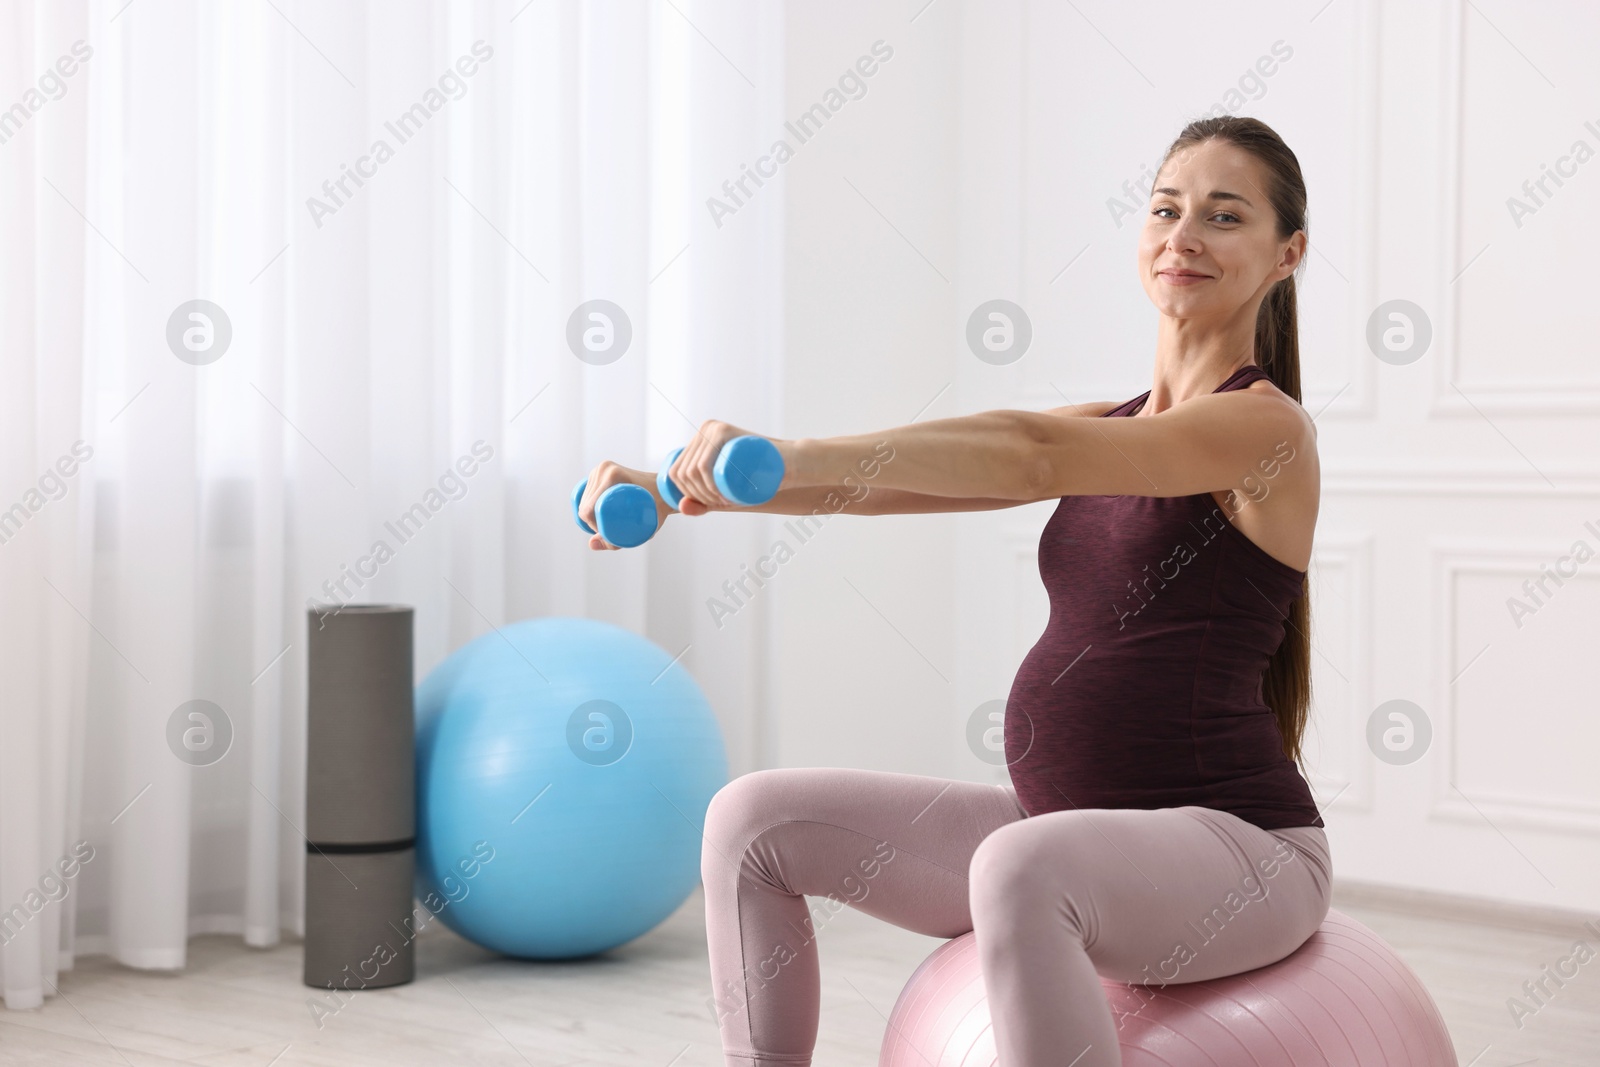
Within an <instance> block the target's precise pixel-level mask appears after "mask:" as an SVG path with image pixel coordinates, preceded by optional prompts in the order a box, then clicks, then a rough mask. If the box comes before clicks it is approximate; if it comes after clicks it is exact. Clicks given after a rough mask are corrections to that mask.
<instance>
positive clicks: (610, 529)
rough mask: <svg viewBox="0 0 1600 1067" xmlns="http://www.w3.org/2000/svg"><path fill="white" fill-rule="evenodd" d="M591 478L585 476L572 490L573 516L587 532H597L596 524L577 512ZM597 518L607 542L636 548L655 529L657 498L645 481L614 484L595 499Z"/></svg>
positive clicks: (601, 534)
mask: <svg viewBox="0 0 1600 1067" xmlns="http://www.w3.org/2000/svg"><path fill="white" fill-rule="evenodd" d="M588 484H589V479H587V478H584V479H583V480H582V481H580V482H578V484H577V486H576V487H575V488H574V489H573V490H572V517H573V519H575V520H576V521H577V523H578V525H579V526H580V527H581V528H582V529H583V531H584V532H585V533H591V534H592V533H594V532H595V530H594V527H592V526H590V525H589V524H588V523H586V522H584V521H583V519H582V518H580V517H579V515H578V504H579V503H580V502H582V500H583V491H584V489H585V488H586V487H587V486H588ZM594 520H595V523H596V524H597V525H598V526H599V527H600V536H601V537H603V538H605V541H606V544H608V545H616V546H617V547H618V548H636V547H638V546H639V545H642V544H644V543H645V542H646V541H648V540H650V538H651V537H653V536H654V535H655V532H656V498H655V497H653V496H651V495H650V490H648V489H646V488H645V487H644V486H642V485H626V484H624V485H613V486H612V487H611V488H609V489H607V490H606V491H605V492H603V493H601V494H600V499H599V500H597V501H595V505H594Z"/></svg>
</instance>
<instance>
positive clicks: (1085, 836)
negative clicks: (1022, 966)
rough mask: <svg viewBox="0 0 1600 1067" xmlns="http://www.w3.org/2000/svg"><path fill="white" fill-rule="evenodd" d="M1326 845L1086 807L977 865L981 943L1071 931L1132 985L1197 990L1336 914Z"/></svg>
mask: <svg viewBox="0 0 1600 1067" xmlns="http://www.w3.org/2000/svg"><path fill="white" fill-rule="evenodd" d="M1328 893H1329V879H1328V854H1327V850H1326V838H1325V836H1324V835H1323V834H1322V832H1321V831H1320V830H1319V829H1317V828H1315V827H1311V828H1296V829H1294V830H1292V831H1284V832H1283V836H1282V837H1279V836H1275V835H1274V834H1273V833H1271V832H1269V831H1267V830H1263V829H1261V828H1260V827H1257V826H1255V825H1253V824H1251V823H1249V822H1246V821H1245V820H1243V819H1240V818H1238V817H1237V816H1234V815H1230V814H1227V813H1226V812H1221V811H1217V810H1215V809H1212V808H1204V807H1197V806H1186V807H1178V808H1158V809H1153V810H1146V809H1104V808H1087V809H1077V810H1073V811H1057V812H1049V813H1046V814H1042V815H1038V816H1035V817H1033V818H1030V819H1026V820H1023V821H1021V822H1018V823H1016V824H1014V825H1008V826H1004V827H1001V828H999V829H998V830H996V831H995V832H994V833H992V834H991V835H990V836H989V837H988V839H986V840H985V841H984V843H983V846H982V847H981V848H980V849H979V850H978V852H977V853H976V855H974V857H973V861H972V895H973V910H974V915H975V918H976V921H977V923H978V924H979V927H980V929H979V937H980V938H982V937H983V934H984V927H985V926H986V925H987V926H989V927H990V928H993V929H995V930H997V931H1006V932H1008V933H1009V934H1010V935H1012V936H1017V937H1021V938H1024V939H1026V938H1027V937H1029V936H1030V932H1032V931H1037V932H1038V934H1039V935H1040V936H1051V935H1053V934H1054V933H1055V932H1056V931H1058V930H1059V929H1060V928H1061V927H1062V926H1063V925H1064V926H1066V927H1068V928H1069V930H1070V932H1071V934H1072V936H1073V937H1074V938H1076V939H1081V942H1082V944H1083V946H1084V949H1085V951H1086V952H1087V954H1088V956H1089V958H1090V960H1091V961H1092V962H1093V963H1094V967H1095V970H1096V971H1097V972H1098V973H1099V974H1101V975H1103V976H1105V977H1108V978H1113V979H1115V980H1118V981H1123V982H1142V983H1149V984H1157V985H1160V984H1165V983H1169V982H1197V981H1204V980H1207V979H1211V978H1217V977H1221V976H1223V975H1229V974H1237V973H1239V972H1240V971H1245V970H1250V969H1253V968H1256V967H1262V966H1265V965H1267V964H1269V963H1273V962H1275V961H1277V960H1280V959H1282V958H1284V957H1285V956H1287V955H1288V954H1289V953H1291V952H1293V951H1294V950H1295V949H1296V948H1298V947H1299V946H1300V945H1301V944H1302V943H1303V942H1304V941H1305V939H1306V938H1307V937H1310V936H1311V934H1312V933H1314V932H1315V931H1316V929H1317V927H1318V925H1320V924H1321V922H1322V920H1323V918H1324V916H1325V915H1326V914H1327V910H1328Z"/></svg>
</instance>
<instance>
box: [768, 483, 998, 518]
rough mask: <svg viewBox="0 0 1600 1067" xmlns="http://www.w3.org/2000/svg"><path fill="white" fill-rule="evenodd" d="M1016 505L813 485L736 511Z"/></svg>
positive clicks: (913, 510) (856, 511)
mask: <svg viewBox="0 0 1600 1067" xmlns="http://www.w3.org/2000/svg"><path fill="white" fill-rule="evenodd" d="M1020 503H1022V501H1020V500H1002V499H999V498H997V497H953V496H936V495H935V494H933V493H913V492H910V491H909V490H905V489H886V488H881V487H874V486H872V484H871V483H870V482H868V483H865V484H864V485H863V484H861V483H857V484H854V485H834V486H822V485H814V486H807V487H806V488H803V489H780V490H778V492H777V494H776V495H775V496H773V498H772V499H771V500H769V501H767V502H766V503H765V504H757V505H755V506H754V507H741V508H738V509H736V510H738V511H764V512H767V513H768V514H771V515H821V514H841V515H928V514H934V513H942V512H955V511H994V510H996V509H999V508H1008V507H1015V506H1016V505H1017V504H1020Z"/></svg>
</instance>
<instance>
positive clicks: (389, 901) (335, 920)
mask: <svg viewBox="0 0 1600 1067" xmlns="http://www.w3.org/2000/svg"><path fill="white" fill-rule="evenodd" d="M307 615H308V621H309V628H310V640H309V643H308V648H309V653H308V658H309V668H308V670H307V680H308V689H309V692H308V694H307V701H306V839H307V844H306V937H305V983H306V985H309V986H316V987H317V988H319V989H351V990H354V989H377V988H382V987H384V986H392V985H400V984H402V983H404V982H409V981H411V979H412V977H413V975H414V973H415V969H414V966H413V954H412V948H411V946H412V940H413V937H414V933H415V931H414V929H413V927H412V922H411V901H412V895H411V894H412V879H413V873H414V870H415V866H416V848H415V845H416V837H415V834H416V795H415V788H416V787H415V782H416V736H415V735H416V725H415V719H414V717H413V711H412V692H413V690H412V675H411V670H412V660H411V623H412V609H411V608H410V607H408V606H405V605H398V604H360V605H355V604H351V605H346V606H344V607H342V608H338V609H333V610H329V611H326V612H319V611H314V610H313V611H309V612H308V613H307Z"/></svg>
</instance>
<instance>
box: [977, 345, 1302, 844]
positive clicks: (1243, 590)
mask: <svg viewBox="0 0 1600 1067" xmlns="http://www.w3.org/2000/svg"><path fill="white" fill-rule="evenodd" d="M1263 378H1268V375H1267V373H1266V372H1265V371H1263V370H1262V369H1261V368H1260V367H1258V366H1255V365H1251V366H1248V367H1243V368H1241V369H1240V370H1239V371H1238V372H1237V373H1235V374H1233V375H1232V376H1231V377H1229V378H1228V380H1227V381H1225V382H1223V383H1222V384H1221V385H1220V386H1218V387H1217V389H1216V392H1219V393H1221V392H1227V391H1230V390H1234V389H1243V388H1244V387H1245V386H1247V385H1250V384H1251V383H1252V382H1255V381H1257V380H1259V379H1263ZM1269 380H1270V379H1269ZM1149 396H1150V394H1149V392H1148V391H1146V392H1145V393H1144V394H1142V395H1140V396H1137V397H1134V398H1133V399H1132V400H1129V401H1127V402H1126V403H1124V404H1121V405H1120V406H1118V407H1116V408H1114V409H1112V410H1111V411H1108V412H1106V414H1105V415H1103V416H1101V417H1102V418H1116V417H1122V416H1127V415H1131V414H1132V413H1133V412H1134V411H1136V410H1137V409H1138V408H1139V407H1140V406H1141V405H1142V404H1144V402H1145V401H1146V400H1147V399H1148V398H1149ZM1039 576H1040V577H1041V578H1043V579H1044V585H1045V590H1046V592H1047V593H1048V594H1049V597H1050V621H1049V623H1048V624H1047V625H1046V626H1045V631H1044V634H1043V635H1042V636H1041V637H1040V638H1039V640H1038V642H1037V643H1036V644H1035V645H1034V646H1033V648H1032V650H1030V651H1029V652H1028V654H1027V656H1026V657H1025V658H1024V659H1023V661H1022V666H1021V667H1020V668H1019V669H1018V670H1017V676H1016V679H1015V680H1014V681H1013V682H1012V685H1011V694H1010V696H1009V697H1008V699H1007V701H1006V716H1005V753H1006V763H1007V765H1008V768H1009V770H1010V773H1011V782H1012V785H1013V786H1015V788H1016V791H1017V799H1018V800H1019V801H1020V802H1021V804H1022V807H1023V809H1024V810H1025V811H1026V812H1027V813H1028V814H1029V815H1030V816H1032V815H1039V814H1042V813H1044V812H1048V811H1061V810H1071V809H1073V808H1171V807H1180V806H1183V805H1189V804H1195V805H1200V806H1202V807H1207V808H1216V809H1218V810H1221V811H1226V812H1229V813H1231V814H1233V815H1237V816H1238V817H1239V818H1241V819H1244V820H1245V821H1246V822H1250V823H1254V824H1255V825H1256V826H1259V827H1261V828H1262V829H1264V830H1276V829H1281V828H1284V827H1292V826H1322V825H1323V822H1322V817H1321V816H1320V815H1318V814H1317V808H1316V804H1315V803H1314V802H1313V800H1312V796H1311V789H1310V787H1309V786H1308V785H1307V784H1306V781H1305V779H1304V778H1303V777H1302V776H1301V774H1300V771H1299V769H1298V768H1297V767H1296V766H1295V764H1294V762H1293V761H1291V760H1290V759H1289V758H1288V757H1287V756H1286V755H1284V752H1283V735H1282V733H1281V731H1280V730H1279V729H1278V723H1277V719H1276V718H1275V717H1274V715H1273V713H1272V709H1270V708H1269V707H1267V705H1266V703H1265V702H1264V701H1263V699H1262V692H1261V680H1262V675H1263V673H1264V672H1265V671H1266V667H1267V660H1268V659H1269V658H1270V657H1271V655H1272V653H1273V652H1274V651H1275V650H1276V649H1277V647H1278V645H1279V644H1281V643H1282V641H1283V638H1284V634H1285V633H1286V631H1287V623H1286V621H1285V620H1286V619H1287V618H1288V613H1289V607H1290V605H1291V604H1292V603H1293V601H1294V600H1295V598H1296V597H1298V596H1300V594H1301V589H1302V581H1303V579H1304V578H1305V572H1304V571H1299V570H1296V569H1294V568H1293V567H1291V566H1289V565H1288V564H1287V563H1283V562H1281V561H1279V560H1277V559H1274V558H1273V557H1272V556H1271V555H1269V554H1268V553H1267V551H1266V550H1265V549H1263V548H1262V547H1261V546H1259V545H1257V544H1256V543H1255V542H1254V541H1252V540H1250V539H1249V538H1248V537H1246V536H1245V535H1244V534H1243V533H1242V532H1240V530H1239V528H1238V527H1236V526H1234V525H1233V523H1232V522H1231V521H1229V519H1228V517H1227V514H1226V513H1225V512H1224V511H1223V510H1222V508H1221V507H1219V506H1218V505H1217V502H1216V500H1215V499H1213V498H1212V496H1211V494H1210V493H1197V494H1195V495H1194V496H1181V497H1152V496H1064V497H1062V498H1061V501H1060V503H1058V504H1057V505H1056V510H1055V514H1053V515H1052V516H1051V517H1050V521H1049V523H1047V524H1046V525H1045V528H1044V533H1043V534H1042V535H1041V536H1040V538H1039Z"/></svg>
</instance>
